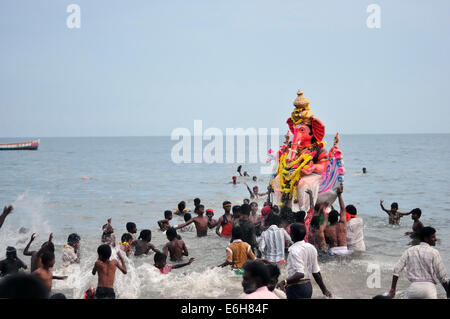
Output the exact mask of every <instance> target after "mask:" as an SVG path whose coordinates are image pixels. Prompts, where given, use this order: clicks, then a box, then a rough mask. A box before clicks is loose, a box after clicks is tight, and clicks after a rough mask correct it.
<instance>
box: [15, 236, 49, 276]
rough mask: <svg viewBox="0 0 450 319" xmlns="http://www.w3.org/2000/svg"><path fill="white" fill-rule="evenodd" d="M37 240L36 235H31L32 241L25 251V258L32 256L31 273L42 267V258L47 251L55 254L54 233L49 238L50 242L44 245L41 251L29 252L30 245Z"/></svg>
mask: <svg viewBox="0 0 450 319" xmlns="http://www.w3.org/2000/svg"><path fill="white" fill-rule="evenodd" d="M35 238H36V233H33V234H32V235H31V238H30V241H29V242H28V244H27V246H26V247H25V249H24V250H23V254H24V255H25V256H31V267H30V271H31V272H33V271H35V270H36V269H38V268H40V267H42V262H41V256H42V254H43V253H44V252H46V251H50V252H52V253H54V252H55V246H54V245H53V243H52V240H53V233H51V234H50V236H49V237H48V241H47V242H45V243H43V244H42V246H41V249H39V250H38V251H29V249H30V245H31V243H32V242H33V241H34V239H35Z"/></svg>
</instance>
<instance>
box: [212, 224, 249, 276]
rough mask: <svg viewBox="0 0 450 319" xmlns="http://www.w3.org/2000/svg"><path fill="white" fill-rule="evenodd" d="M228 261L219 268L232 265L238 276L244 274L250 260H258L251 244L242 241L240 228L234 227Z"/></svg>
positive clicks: (227, 250)
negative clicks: (243, 268) (243, 271)
mask: <svg viewBox="0 0 450 319" xmlns="http://www.w3.org/2000/svg"><path fill="white" fill-rule="evenodd" d="M226 254H227V257H226V260H225V262H223V263H222V264H220V265H219V266H218V267H225V266H228V265H231V267H232V268H233V269H235V270H236V271H237V273H238V274H242V267H243V266H244V264H245V263H246V262H247V261H248V260H254V259H256V256H255V255H254V254H253V252H252V248H251V247H250V245H249V244H247V243H246V242H244V241H242V231H241V228H240V227H233V230H232V236H231V244H229V245H228V246H227V248H226Z"/></svg>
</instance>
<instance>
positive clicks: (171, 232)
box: [166, 227, 178, 240]
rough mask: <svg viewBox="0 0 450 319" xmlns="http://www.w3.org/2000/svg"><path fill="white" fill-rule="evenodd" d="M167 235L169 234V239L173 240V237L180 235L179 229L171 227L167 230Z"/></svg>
mask: <svg viewBox="0 0 450 319" xmlns="http://www.w3.org/2000/svg"><path fill="white" fill-rule="evenodd" d="M166 236H167V239H169V240H173V239H175V238H177V237H178V234H177V230H176V229H175V228H173V227H170V228H169V229H168V230H167V231H166Z"/></svg>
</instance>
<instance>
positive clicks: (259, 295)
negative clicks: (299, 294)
mask: <svg viewBox="0 0 450 319" xmlns="http://www.w3.org/2000/svg"><path fill="white" fill-rule="evenodd" d="M242 299H280V297H278V296H277V295H275V294H274V293H273V292H271V291H270V290H269V289H267V286H264V287H260V288H258V289H256V291H255V292H252V293H251V294H248V295H245V296H244V297H243V298H242Z"/></svg>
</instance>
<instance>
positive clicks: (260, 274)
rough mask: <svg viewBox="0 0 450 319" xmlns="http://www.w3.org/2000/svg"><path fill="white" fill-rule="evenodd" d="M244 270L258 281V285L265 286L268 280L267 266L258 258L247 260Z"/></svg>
mask: <svg viewBox="0 0 450 319" xmlns="http://www.w3.org/2000/svg"><path fill="white" fill-rule="evenodd" d="M243 268H244V271H245V272H247V273H250V275H251V277H252V278H253V279H254V280H255V281H257V282H258V287H262V286H267V284H268V283H269V281H270V273H269V268H268V267H267V265H266V264H265V263H263V262H262V261H260V260H252V261H247V262H246V263H245V264H244V266H243Z"/></svg>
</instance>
